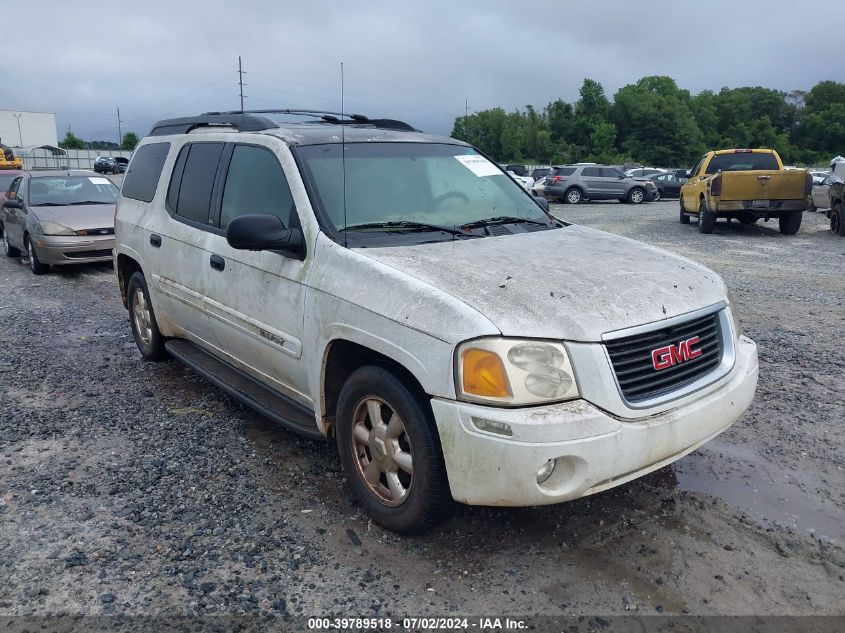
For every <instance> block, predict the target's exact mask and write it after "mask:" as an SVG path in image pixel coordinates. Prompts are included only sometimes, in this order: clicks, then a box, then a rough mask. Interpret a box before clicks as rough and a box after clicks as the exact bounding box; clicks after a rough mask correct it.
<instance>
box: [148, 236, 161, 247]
mask: <svg viewBox="0 0 845 633" xmlns="http://www.w3.org/2000/svg"><path fill="white" fill-rule="evenodd" d="M150 244H152V245H153V246H155V247H156V248H159V247H160V246H161V235H156V234H155V233H153V234H152V235H150Z"/></svg>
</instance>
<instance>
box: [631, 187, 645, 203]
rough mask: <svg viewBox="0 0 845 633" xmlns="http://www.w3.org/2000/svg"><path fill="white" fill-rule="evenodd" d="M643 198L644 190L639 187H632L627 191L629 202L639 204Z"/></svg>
mask: <svg viewBox="0 0 845 633" xmlns="http://www.w3.org/2000/svg"><path fill="white" fill-rule="evenodd" d="M643 200H645V190H644V189H641V188H640V187H634V188H633V189H631V191H629V192H628V202H630V203H631V204H640V203H641V202H642V201H643Z"/></svg>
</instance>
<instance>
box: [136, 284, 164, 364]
mask: <svg viewBox="0 0 845 633" xmlns="http://www.w3.org/2000/svg"><path fill="white" fill-rule="evenodd" d="M126 301H127V303H128V304H129V324H130V326H131V327H132V336H133V338H134V339H135V345H137V346H138V351H139V352H141V356H142V357H143V358H144V360H147V361H151V362H160V361H163V360H167V359H168V358H170V355H169V354H168V353H167V350H165V349H164V343H165V342H166V340H167V339H165V337H164V336H163V335H162V333H161V332H160V331H159V329H158V322H157V321H156V317H155V312H154V311H153V304H152V303H151V302H150V291H149V289H148V288H147V280H146V279H144V275H143V273H141V272H139V271H136V272H134V273H132V276H131V277H130V278H129V283H128V284H127V285H126Z"/></svg>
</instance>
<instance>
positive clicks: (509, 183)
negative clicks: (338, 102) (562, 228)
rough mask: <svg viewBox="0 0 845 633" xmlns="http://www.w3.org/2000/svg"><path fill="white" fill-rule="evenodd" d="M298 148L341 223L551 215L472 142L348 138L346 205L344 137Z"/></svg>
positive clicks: (444, 222)
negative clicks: (357, 140) (339, 141)
mask: <svg viewBox="0 0 845 633" xmlns="http://www.w3.org/2000/svg"><path fill="white" fill-rule="evenodd" d="M297 153H298V154H299V156H301V157H302V159H303V161H304V164H305V168H306V171H307V172H308V175H309V176H310V180H311V182H312V183H313V185H314V187H315V188H316V193H317V196H318V197H319V204H320V205H321V206H322V208H323V210H324V211H325V214H326V216H327V217H328V220H329V221H330V222H331V223H332V225H333V226H334V228H335V229H337V230H338V231H342V230H344V229H345V228H346V227H349V231H352V230H354V229H353V227H359V228H360V227H361V226H362V225H365V226H366V227H367V228H369V229H376V228H377V227H373V226H372V225H373V224H379V223H385V222H390V223H396V222H416V223H423V224H428V225H435V226H441V227H451V228H455V227H463V226H466V225H469V224H472V223H476V222H479V221H482V220H487V219H490V218H502V217H503V216H508V217H513V218H521V219H525V220H534V221H538V222H544V223H546V222H548V221H549V219H548V216H547V215H546V214H545V213H544V212H543V211H542V209H541V208H540V207H539V205H538V204H537V203H536V202H534V201H533V199H532V198H531V197H530V195H529V194H527V193H526V192H525V190H524V189H523V188H522V187H520V186H519V185H518V184H517V183H515V182H514V181H513V180H512V179H511V178H510V177H508V176H507V175H506V174H505V173H504V172H502V171H501V170H500V169H499V167H497V166H496V165H495V164H493V163H491V162H490V161H488V160H487V159H486V158H484V157H483V156H481V155H480V154H478V152H476V151H475V150H474V149H472V148H470V147H465V146H462V145H448V144H439V143H351V144H347V146H346V158H345V161H346V208H345V210H344V200H343V182H344V177H343V158H342V156H341V153H342V152H341V146H340V144H337V143H334V144H327V145H308V146H303V147H299V148H297ZM344 211H345V212H344ZM418 228H419V227H418ZM443 235H444V239H446V238H447V237H448V234H447V233H445V232H444V233H443Z"/></svg>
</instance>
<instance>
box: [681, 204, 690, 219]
mask: <svg viewBox="0 0 845 633" xmlns="http://www.w3.org/2000/svg"><path fill="white" fill-rule="evenodd" d="M680 214H681V215H680V219H681V224H689V221H690V218H689V213H684V203H683V201H682V202H681V210H680Z"/></svg>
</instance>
